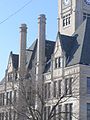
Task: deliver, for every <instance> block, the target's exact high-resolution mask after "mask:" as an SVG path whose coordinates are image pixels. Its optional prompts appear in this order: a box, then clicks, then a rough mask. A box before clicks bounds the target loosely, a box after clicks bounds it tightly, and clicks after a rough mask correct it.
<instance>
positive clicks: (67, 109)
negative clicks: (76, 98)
mask: <svg viewBox="0 0 90 120" xmlns="http://www.w3.org/2000/svg"><path fill="white" fill-rule="evenodd" d="M65 120H72V103H71V104H65Z"/></svg>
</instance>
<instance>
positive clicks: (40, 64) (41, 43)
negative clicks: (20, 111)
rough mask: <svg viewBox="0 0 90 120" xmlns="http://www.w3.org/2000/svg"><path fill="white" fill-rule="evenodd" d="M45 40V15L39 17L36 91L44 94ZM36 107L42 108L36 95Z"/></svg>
mask: <svg viewBox="0 0 90 120" xmlns="http://www.w3.org/2000/svg"><path fill="white" fill-rule="evenodd" d="M45 40H46V17H45V15H44V14H41V15H39V17H38V43H37V65H36V90H38V87H39V88H40V92H41V94H42V92H43V90H42V82H43V72H44V67H45ZM35 101H36V103H35V107H36V108H38V107H40V105H39V104H40V102H39V100H38V97H37V95H36V100H35Z"/></svg>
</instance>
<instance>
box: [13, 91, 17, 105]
mask: <svg viewBox="0 0 90 120" xmlns="http://www.w3.org/2000/svg"><path fill="white" fill-rule="evenodd" d="M16 94H17V91H16V90H14V103H16V97H17V95H16Z"/></svg>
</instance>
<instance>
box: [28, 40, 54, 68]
mask: <svg viewBox="0 0 90 120" xmlns="http://www.w3.org/2000/svg"><path fill="white" fill-rule="evenodd" d="M37 41H38V39H37V40H36V41H35V42H34V43H33V44H32V46H30V48H29V51H30V53H29V55H28V56H27V61H28V65H27V67H28V68H29V69H31V67H32V61H33V60H34V62H35V59H36V54H37ZM54 46H55V42H54V41H50V40H45V56H46V62H47V61H48V60H49V59H50V58H51V55H52V53H53V51H54ZM34 64H35V63H34Z"/></svg>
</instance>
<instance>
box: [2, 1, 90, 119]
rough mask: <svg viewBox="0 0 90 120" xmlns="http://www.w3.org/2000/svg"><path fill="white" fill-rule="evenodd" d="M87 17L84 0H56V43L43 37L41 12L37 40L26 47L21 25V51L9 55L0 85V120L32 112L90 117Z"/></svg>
mask: <svg viewBox="0 0 90 120" xmlns="http://www.w3.org/2000/svg"><path fill="white" fill-rule="evenodd" d="M89 17H90V2H89V1H88V0H67V1H66V0H62V1H61V0H58V33H57V37H56V41H55V42H54V41H50V40H47V38H46V17H45V15H44V14H41V15H39V17H38V38H37V39H36V40H35V42H34V43H33V44H32V45H31V46H30V48H28V49H27V48H26V40H27V26H26V24H22V25H21V27H20V53H19V55H16V54H13V53H12V52H11V53H10V56H9V60H8V65H7V69H6V72H5V77H4V79H3V80H2V81H1V84H0V120H5V119H7V120H26V119H30V120H36V117H35V119H34V118H33V115H32V114H33V112H35V113H34V115H36V116H37V114H36V111H39V113H40V114H39V115H41V116H39V117H38V119H39V120H43V119H44V120H50V119H53V120H89V119H90V115H89V113H90V57H89V52H90V46H89V45H90V42H89V41H90V40H89V38H90V33H89V31H90V20H89V19H90V18H89ZM38 93H39V94H38ZM38 95H39V96H38ZM40 100H42V101H40ZM27 103H28V105H29V106H28V105H27ZM53 108H54V109H53ZM28 110H30V111H28ZM32 110H36V111H33V112H32ZM51 112H52V114H50V113H51ZM50 117H51V118H50Z"/></svg>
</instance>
